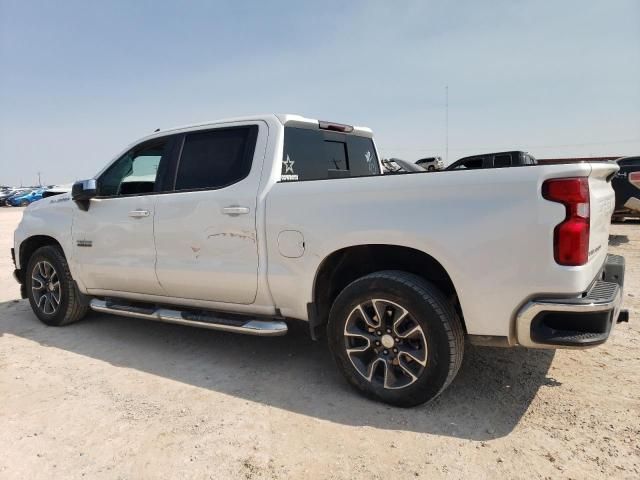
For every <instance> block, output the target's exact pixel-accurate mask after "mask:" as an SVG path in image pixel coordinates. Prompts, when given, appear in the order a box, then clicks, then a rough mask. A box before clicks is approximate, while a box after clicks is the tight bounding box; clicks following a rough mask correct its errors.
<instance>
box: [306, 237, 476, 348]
mask: <svg viewBox="0 0 640 480" xmlns="http://www.w3.org/2000/svg"><path fill="white" fill-rule="evenodd" d="M381 270H401V271H405V272H409V273H413V274H415V275H418V276H419V277H421V278H424V279H425V280H428V281H430V282H432V283H434V284H435V285H436V286H437V287H438V288H439V289H440V290H442V292H443V293H444V294H445V296H446V297H447V298H449V299H450V300H451V301H452V302H453V304H454V306H455V308H456V311H457V313H458V315H459V316H460V319H461V321H462V326H463V328H464V330H465V332H466V326H465V324H464V316H463V312H462V308H461V306H460V302H459V300H458V293H457V291H456V288H455V285H454V283H453V281H452V279H451V277H450V276H449V274H448V272H447V271H446V269H445V268H444V267H443V266H442V264H441V263H440V262H439V261H438V260H437V259H436V258H434V257H433V256H431V255H429V254H428V253H426V252H423V251H421V250H417V249H415V248H411V247H406V246H400V245H388V244H362V245H354V246H349V247H345V248H341V249H339V250H336V251H334V252H332V253H331V254H329V255H328V256H326V257H325V258H324V260H323V261H322V262H321V263H320V265H319V266H318V269H317V271H316V275H315V278H314V281H313V290H312V302H311V303H309V304H308V306H307V311H308V317H309V326H310V329H311V335H312V337H313V338H318V337H320V336H322V333H323V330H324V326H325V325H326V324H327V320H328V317H329V310H330V309H331V306H332V305H333V302H334V300H335V298H336V297H337V296H338V294H339V293H340V292H341V291H342V290H343V289H344V288H345V287H346V286H347V285H348V284H350V283H351V282H353V281H354V280H356V279H358V278H360V277H363V276H365V275H368V274H370V273H373V272H377V271H381Z"/></svg>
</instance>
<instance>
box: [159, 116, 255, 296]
mask: <svg viewBox="0 0 640 480" xmlns="http://www.w3.org/2000/svg"><path fill="white" fill-rule="evenodd" d="M266 139H267V126H266V124H264V123H262V122H249V123H247V122H241V123H231V124H221V125H220V126H219V127H217V128H213V129H212V128H208V129H203V130H199V131H194V132H188V133H185V134H184V135H182V136H181V137H180V139H179V146H178V150H179V152H180V154H179V156H178V157H177V158H176V161H175V163H174V165H173V166H172V171H173V172H174V178H175V181H174V187H173V192H172V193H168V194H161V195H158V197H157V199H156V202H157V203H156V215H155V218H154V223H155V242H156V249H157V265H156V272H157V276H158V279H159V281H160V283H161V284H162V287H163V288H164V290H165V292H166V293H167V295H169V296H171V297H175V298H182V299H196V300H207V301H215V302H225V303H234V304H251V303H253V302H254V300H255V297H256V292H257V283H258V247H257V238H256V207H257V198H256V197H257V193H258V187H259V183H260V175H261V172H262V164H263V161H264V155H265V148H266Z"/></svg>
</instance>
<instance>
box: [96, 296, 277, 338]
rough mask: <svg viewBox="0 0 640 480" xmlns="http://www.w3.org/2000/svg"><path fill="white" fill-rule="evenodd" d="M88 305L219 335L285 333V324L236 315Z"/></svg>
mask: <svg viewBox="0 0 640 480" xmlns="http://www.w3.org/2000/svg"><path fill="white" fill-rule="evenodd" d="M90 306H91V309H92V310H95V311H96V312H101V313H110V314H114V315H122V316H125V317H133V318H142V319H145V320H155V321H157V322H167V323H177V324H178V325H188V326H190V327H199V328H208V329H211V330H221V331H223V332H233V333H244V334H247V335H259V336H263V337H274V336H278V335H284V334H286V333H287V324H286V323H285V322H283V321H281V320H256V319H252V318H244V317H240V316H237V315H234V316H231V315H229V316H228V317H223V316H218V317H217V316H214V315H213V314H210V313H194V312H188V311H180V310H171V309H168V308H155V307H153V306H149V307H138V306H133V305H127V304H118V303H115V302H112V301H105V300H99V299H97V298H94V299H92V300H91V303H90Z"/></svg>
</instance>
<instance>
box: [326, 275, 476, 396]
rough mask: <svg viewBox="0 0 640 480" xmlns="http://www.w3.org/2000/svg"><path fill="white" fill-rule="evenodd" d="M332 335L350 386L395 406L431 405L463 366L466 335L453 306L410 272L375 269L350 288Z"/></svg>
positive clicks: (336, 308) (336, 307) (338, 303)
mask: <svg viewBox="0 0 640 480" xmlns="http://www.w3.org/2000/svg"><path fill="white" fill-rule="evenodd" d="M390 312H391V313H390ZM405 312H406V313H405ZM376 313H379V314H380V315H376ZM403 314H404V315H403ZM376 316H378V317H384V318H385V319H386V320H385V321H384V322H379V321H376ZM416 327H418V328H417V329H416ZM372 328H373V330H372ZM327 330H328V332H327V333H328V342H329V348H330V349H331V352H332V354H333V357H334V359H335V361H336V363H337V365H338V368H339V369H340V371H341V372H342V374H343V375H344V377H345V378H346V379H347V381H348V382H349V383H350V384H351V385H352V386H353V387H355V388H356V389H357V390H358V391H359V392H361V393H362V394H364V395H365V396H367V397H369V398H372V399H375V400H379V401H382V402H384V403H388V404H390V405H395V406H398V407H413V406H416V405H420V404H422V403H425V402H428V401H431V400H433V399H434V398H436V397H437V396H438V395H439V394H440V393H441V392H442V391H443V390H444V389H445V388H446V387H447V386H448V385H449V384H450V383H451V381H452V380H453V379H454V377H455V376H456V374H457V373H458V370H459V368H460V365H461V364H462V357H463V353H464V332H463V329H462V323H461V321H460V319H459V318H458V315H457V314H456V311H455V309H454V307H453V305H452V304H451V303H450V302H449V301H448V300H447V298H446V297H445V296H444V294H443V293H442V292H441V291H440V290H439V289H438V288H437V287H436V286H435V285H434V284H432V283H431V282H428V281H426V280H424V279H422V278H420V277H418V276H417V275H413V274H410V273H407V272H401V271H393V270H388V271H381V272H376V273H372V274H370V275H367V276H365V277H362V278H360V279H358V280H355V281H354V282H353V283H351V284H350V285H348V286H347V287H346V288H345V289H344V290H343V291H342V292H341V293H340V294H339V295H338V297H337V298H336V300H335V302H334V304H333V306H332V307H331V311H330V313H329V323H328V325H327ZM389 331H390V333H389ZM420 332H422V333H420ZM390 337H392V338H390ZM376 342H378V344H377V345H376ZM381 349H382V350H381ZM385 352H387V353H386V354H385ZM414 377H415V378H414Z"/></svg>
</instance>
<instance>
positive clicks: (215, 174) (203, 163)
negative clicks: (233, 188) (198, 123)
mask: <svg viewBox="0 0 640 480" xmlns="http://www.w3.org/2000/svg"><path fill="white" fill-rule="evenodd" d="M257 134H258V127H257V126H249V127H237V128H220V129H217V130H209V131H206V132H198V133H190V134H187V135H186V137H185V140H184V146H183V147H182V154H181V155H180V160H179V163H178V171H177V174H176V185H175V189H176V190H193V189H201V188H222V187H225V186H227V185H231V184H232V183H236V182H238V181H240V180H242V179H243V178H245V177H246V176H247V175H248V174H249V170H251V161H252V160H253V151H254V149H255V144H256V138H257Z"/></svg>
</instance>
